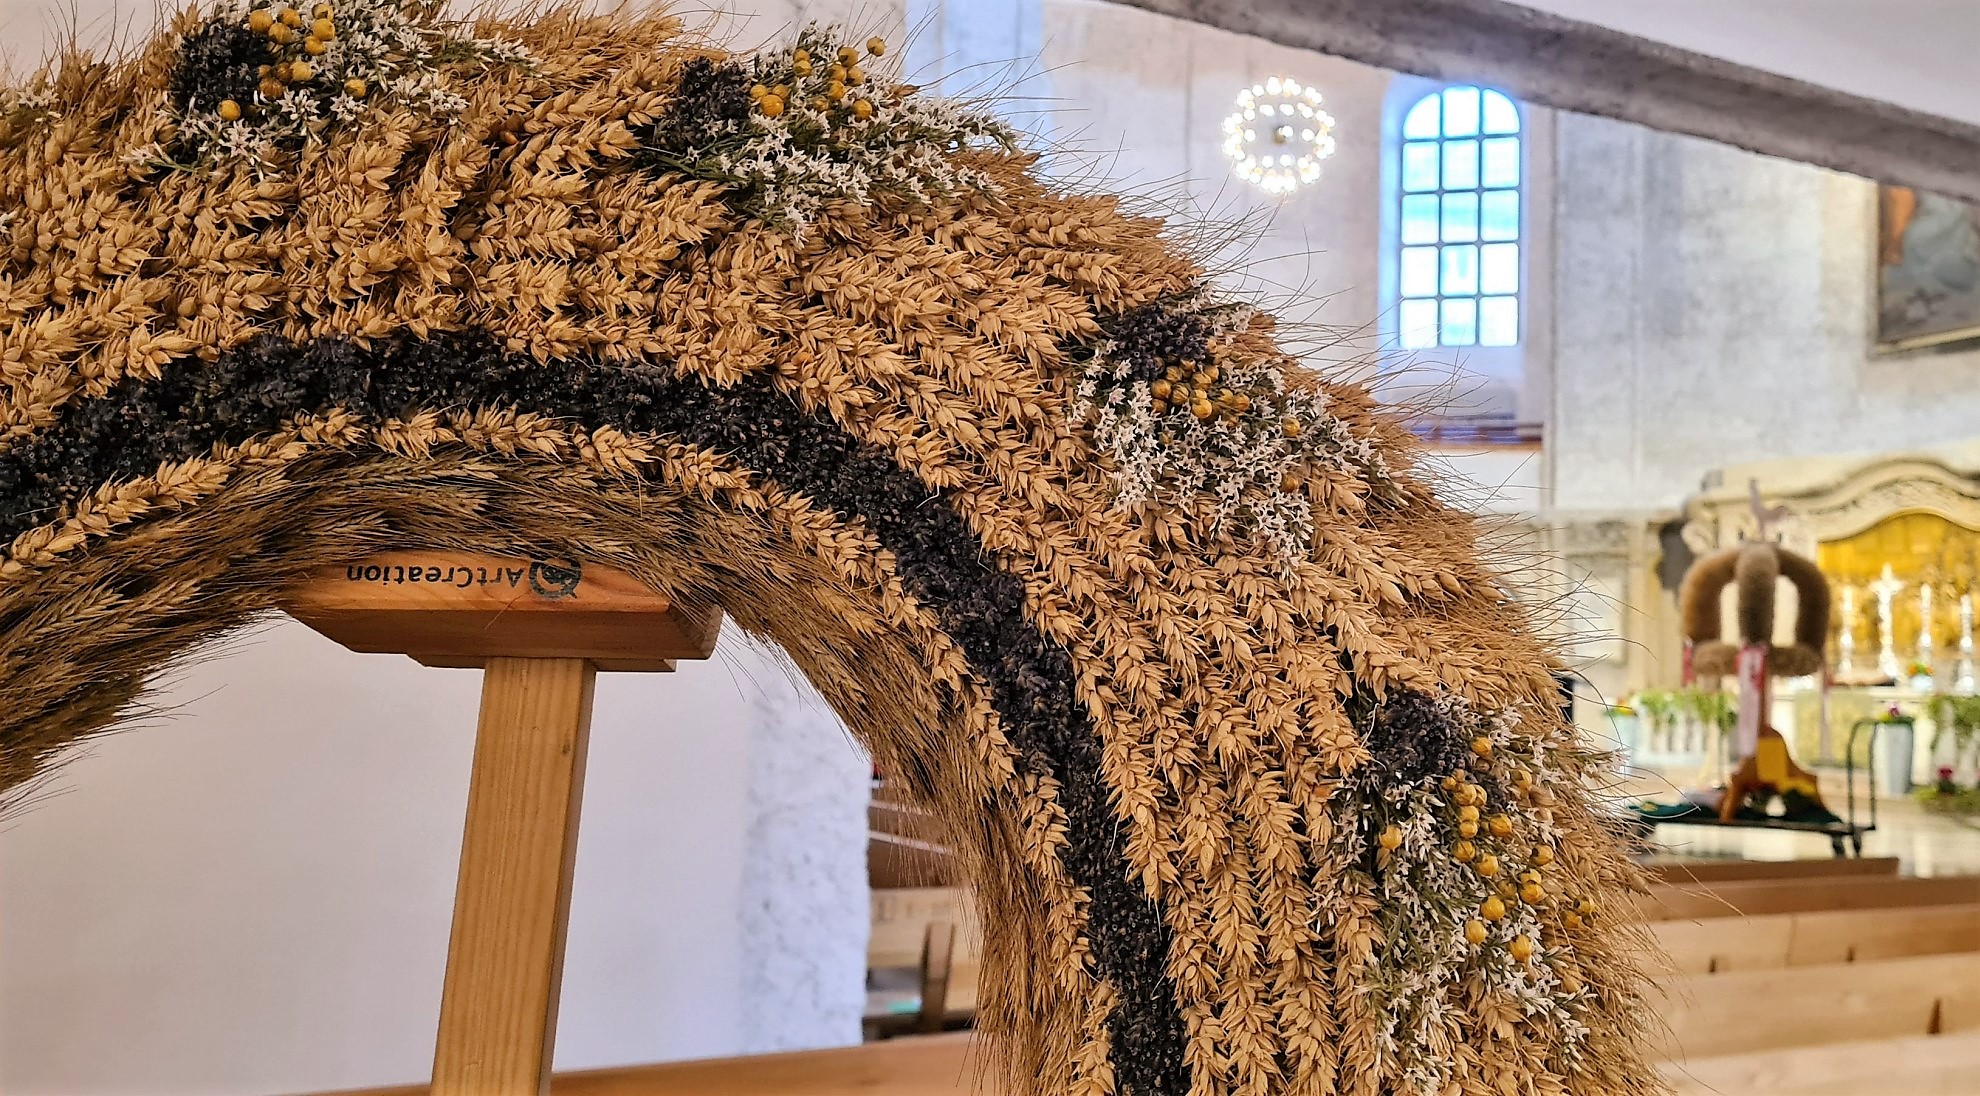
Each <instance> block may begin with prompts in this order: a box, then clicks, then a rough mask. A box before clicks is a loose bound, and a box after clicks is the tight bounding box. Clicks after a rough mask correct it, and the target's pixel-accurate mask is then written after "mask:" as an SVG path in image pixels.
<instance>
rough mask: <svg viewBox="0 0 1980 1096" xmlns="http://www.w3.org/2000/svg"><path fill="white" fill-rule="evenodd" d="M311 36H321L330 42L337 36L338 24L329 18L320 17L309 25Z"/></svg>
mask: <svg viewBox="0 0 1980 1096" xmlns="http://www.w3.org/2000/svg"><path fill="white" fill-rule="evenodd" d="M309 36H310V37H311V38H321V39H323V40H324V41H325V42H328V41H330V40H331V39H333V38H335V37H337V24H335V23H332V22H331V21H330V20H328V19H318V20H317V21H316V22H314V23H311V24H310V25H309Z"/></svg>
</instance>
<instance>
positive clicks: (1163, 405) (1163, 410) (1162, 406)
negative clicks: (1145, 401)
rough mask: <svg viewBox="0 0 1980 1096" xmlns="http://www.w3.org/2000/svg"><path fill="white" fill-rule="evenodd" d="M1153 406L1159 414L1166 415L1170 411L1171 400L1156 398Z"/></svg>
mask: <svg viewBox="0 0 1980 1096" xmlns="http://www.w3.org/2000/svg"><path fill="white" fill-rule="evenodd" d="M1151 407H1152V409H1153V410H1154V412H1155V413H1156V414H1157V415H1166V414H1168V413H1169V401H1167V400H1156V401H1155V402H1154V403H1153V404H1152V405H1151Z"/></svg>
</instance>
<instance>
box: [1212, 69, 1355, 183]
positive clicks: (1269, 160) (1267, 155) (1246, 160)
mask: <svg viewBox="0 0 1980 1096" xmlns="http://www.w3.org/2000/svg"><path fill="white" fill-rule="evenodd" d="M1261 120H1262V121H1263V124H1262V125H1260V124H1257V123H1259V122H1260V121H1261ZM1333 134H1334V119H1333V117H1332V116H1331V115H1329V114H1328V113H1327V112H1326V111H1324V110H1321V109H1320V92H1319V91H1318V90H1317V89H1315V88H1311V87H1306V86H1305V85H1302V84H1301V83H1300V82H1299V81H1297V80H1293V79H1289V78H1287V77H1283V76H1274V77H1271V78H1269V79H1267V80H1265V81H1264V82H1262V83H1257V84H1253V85H1251V86H1250V87H1248V88H1245V89H1244V90H1242V91H1240V92H1238V96H1237V109H1236V110H1235V111H1234V112H1232V114H1231V116H1230V117H1228V118H1225V119H1224V155H1225V157H1226V158H1228V159H1229V160H1230V161H1231V168H1232V170H1233V171H1235V172H1236V173H1237V176H1238V177H1239V178H1241V179H1243V180H1244V181H1246V182H1248V183H1250V184H1252V185H1253V186H1256V187H1257V188H1259V189H1260V190H1263V191H1264V192H1265V193H1267V194H1271V195H1274V196H1276V197H1285V196H1286V195H1289V194H1291V193H1293V192H1294V191H1296V190H1298V189H1299V188H1300V187H1302V186H1307V185H1310V184H1312V183H1314V182H1317V181H1318V180H1319V178H1320V161H1322V160H1325V159H1326V158H1327V157H1329V156H1332V155H1333V154H1334V135H1333Z"/></svg>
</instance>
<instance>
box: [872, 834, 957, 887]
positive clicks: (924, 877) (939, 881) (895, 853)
mask: <svg viewBox="0 0 1980 1096" xmlns="http://www.w3.org/2000/svg"><path fill="white" fill-rule="evenodd" d="M961 876H962V873H961V871H960V870H959V869H958V868H957V867H956V858H955V854H954V853H951V852H950V851H949V848H948V846H946V845H938V844H935V843H934V842H932V841H922V840H919V839H917V838H913V837H902V836H900V835H898V834H891V833H881V832H880V831H878V830H868V831H866V879H867V882H868V884H869V885H871V886H872V887H873V888H874V889H875V890H895V889H899V888H903V887H953V886H955V885H956V884H958V883H961V882H962V878H961Z"/></svg>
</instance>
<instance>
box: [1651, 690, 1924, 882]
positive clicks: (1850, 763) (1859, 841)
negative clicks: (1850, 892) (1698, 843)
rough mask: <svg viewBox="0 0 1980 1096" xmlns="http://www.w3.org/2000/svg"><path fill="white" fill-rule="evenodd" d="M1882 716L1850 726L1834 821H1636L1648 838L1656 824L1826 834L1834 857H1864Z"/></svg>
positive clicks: (1873, 820)
mask: <svg viewBox="0 0 1980 1096" xmlns="http://www.w3.org/2000/svg"><path fill="white" fill-rule="evenodd" d="M1884 722H1885V721H1884V720H1881V719H1859V720H1857V721H1856V722H1855V723H1852V724H1850V727H1849V745H1848V746H1847V747H1846V748H1845V749H1844V750H1843V773H1844V781H1845V791H1844V796H1845V801H1844V813H1843V816H1842V819H1841V820H1840V821H1836V822H1791V821H1788V820H1787V819H1783V818H1735V819H1733V820H1732V821H1730V822H1722V821H1720V820H1719V816H1718V815H1716V814H1711V813H1708V812H1704V811H1700V812H1698V813H1696V814H1691V815H1685V816H1682V817H1678V818H1644V817H1642V816H1640V815H1639V816H1638V817H1637V819H1636V821H1637V824H1638V825H1639V826H1640V827H1641V828H1642V832H1643V835H1644V836H1645V837H1648V836H1649V835H1650V834H1651V833H1652V832H1654V831H1655V830H1656V828H1657V827H1658V826H1719V827H1722V828H1724V829H1732V830H1789V831H1792V832H1795V833H1819V834H1826V835H1828V838H1829V848H1830V849H1832V850H1833V851H1834V852H1835V854H1836V856H1837V857H1848V856H1852V855H1854V856H1856V857H1858V858H1861V857H1862V856H1863V835H1864V834H1866V833H1869V832H1871V831H1872V830H1874V829H1876V828H1877V731H1878V729H1879V728H1881V727H1882V726H1883V725H1884ZM1866 731H1867V732H1868V735H1869V737H1868V739H1867V741H1868V745H1869V748H1868V749H1866V750H1864V752H1863V753H1864V766H1863V772H1864V784H1865V787H1864V799H1865V800H1866V801H1867V802H1868V803H1869V807H1870V810H1869V816H1870V817H1869V821H1867V822H1859V821H1858V820H1857V814H1856V778H1857V768H1856V743H1857V738H1858V736H1859V735H1862V734H1864V733H1865V732H1866Z"/></svg>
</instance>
